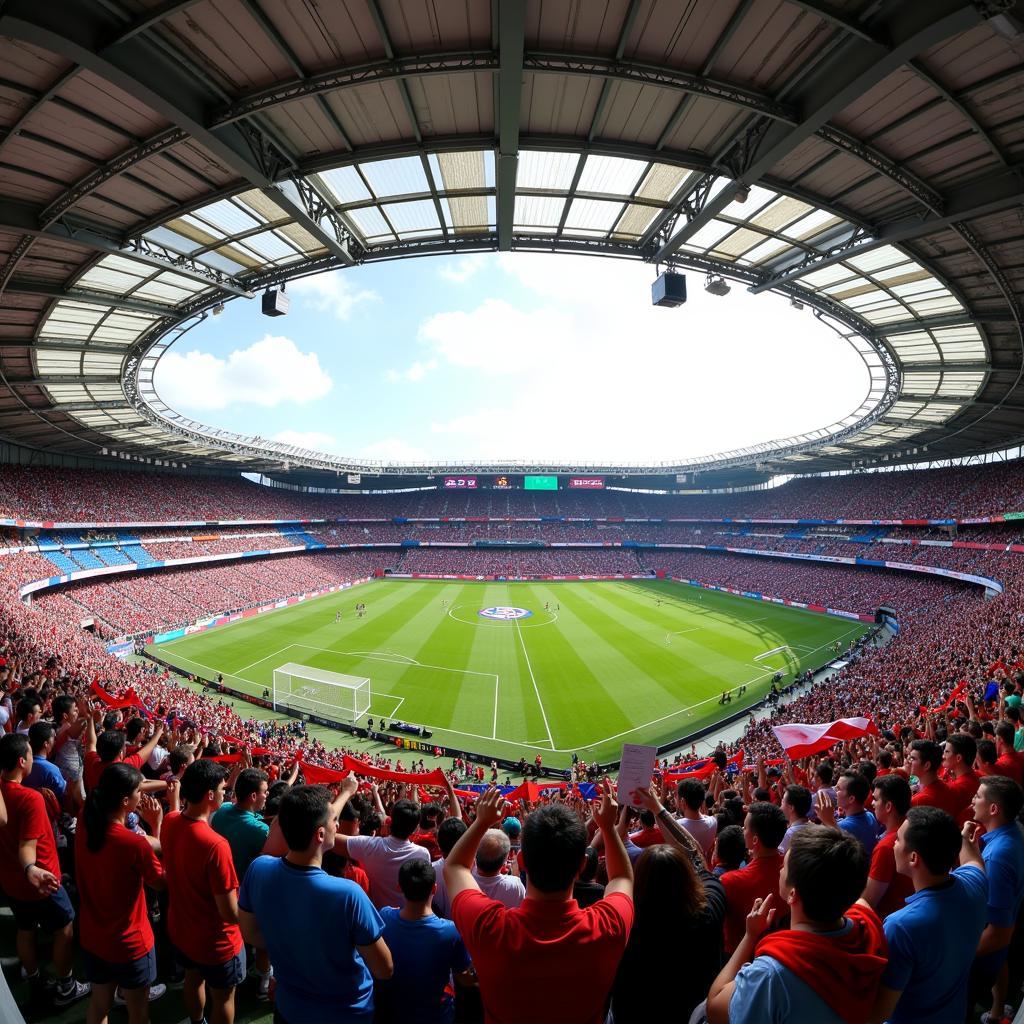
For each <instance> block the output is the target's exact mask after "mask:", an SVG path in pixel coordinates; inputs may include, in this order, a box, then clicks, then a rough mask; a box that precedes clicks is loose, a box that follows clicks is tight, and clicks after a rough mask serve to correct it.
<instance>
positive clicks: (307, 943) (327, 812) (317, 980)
mask: <svg viewBox="0 0 1024 1024" xmlns="http://www.w3.org/2000/svg"><path fill="white" fill-rule="evenodd" d="M357 788H358V783H357V781H356V779H355V778H354V777H353V776H351V775H350V776H348V777H347V778H346V779H343V780H342V782H341V786H340V791H339V793H338V796H337V797H336V798H335V799H334V800H333V801H332V800H331V799H330V794H329V792H328V791H327V790H326V789H325V788H324V787H323V786H295V787H294V788H292V789H290V790H288V792H287V793H286V794H285V795H284V797H283V798H282V800H281V807H280V811H279V814H278V820H279V822H280V826H281V832H282V834H283V836H284V839H285V843H286V844H287V847H288V852H287V854H285V856H284V857H257V858H256V860H254V861H253V862H252V865H251V866H250V868H249V871H248V872H247V874H246V876H245V881H244V882H243V884H242V891H241V893H240V896H239V906H240V908H241V909H240V915H241V922H242V929H243V932H244V934H245V937H246V941H248V942H250V943H252V944H253V945H254V946H256V948H257V949H265V950H266V951H267V952H268V953H269V954H270V960H271V961H272V962H273V964H274V969H275V976H276V978H277V991H276V996H275V998H276V1010H275V1020H278V1021H279V1022H281V1024H342V1022H344V1024H349V1022H352V1024H356V1022H367V1024H368V1022H370V1021H372V1020H373V978H381V979H385V978H388V977H390V976H391V972H392V961H391V953H390V951H389V950H388V947H387V945H386V943H385V942H384V939H383V938H382V935H383V930H384V923H383V921H382V920H381V917H380V915H379V914H378V913H377V911H376V910H375V909H374V907H373V905H372V904H371V903H370V900H369V899H368V897H367V896H366V894H365V893H364V892H363V891H362V889H360V888H359V886H358V885H356V884H355V883H354V882H350V881H348V879H345V878H335V877H333V876H331V875H328V874H327V873H326V872H325V871H324V870H323V868H322V862H323V855H324V853H325V852H326V851H328V850H331V849H333V848H334V845H335V840H336V838H337V822H338V815H339V814H340V813H341V809H342V807H343V806H344V805H345V803H347V801H348V800H349V799H350V798H351V797H352V794H353V793H355V791H356V789H357Z"/></svg>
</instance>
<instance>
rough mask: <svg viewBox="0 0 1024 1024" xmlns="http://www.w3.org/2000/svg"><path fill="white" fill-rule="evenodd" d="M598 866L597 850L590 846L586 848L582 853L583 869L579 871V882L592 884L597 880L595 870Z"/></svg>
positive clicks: (599, 861) (599, 860)
mask: <svg viewBox="0 0 1024 1024" xmlns="http://www.w3.org/2000/svg"><path fill="white" fill-rule="evenodd" d="M600 864H601V858H600V857H599V856H598V853H597V850H595V849H594V848H593V847H592V846H588V847H587V848H586V850H584V851H583V867H582V868H581V869H580V875H579V878H580V881H581V882H592V881H593V880H594V879H595V878H597V869H598V867H599V866H600Z"/></svg>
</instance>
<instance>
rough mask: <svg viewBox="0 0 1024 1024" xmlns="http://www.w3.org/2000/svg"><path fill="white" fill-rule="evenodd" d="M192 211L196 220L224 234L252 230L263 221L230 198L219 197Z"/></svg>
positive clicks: (236, 233) (235, 233)
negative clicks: (218, 199)
mask: <svg viewBox="0 0 1024 1024" xmlns="http://www.w3.org/2000/svg"><path fill="white" fill-rule="evenodd" d="M193 213H194V214H195V216H196V218H197V219H198V220H201V221H204V222H205V223H206V224H210V225H212V226H213V227H214V228H216V229H217V230H219V231H222V232H223V233H224V234H225V235H238V234H241V233H242V232H243V231H252V230H253V229H254V228H258V227H259V226H260V225H261V224H262V223H264V222H263V221H262V220H257V219H256V217H255V216H253V214H252V213H251V212H246V211H245V210H243V209H242V208H241V207H240V206H237V205H236V204H235V203H233V202H231V200H230V199H221V200H220V201H218V202H216V203H211V204H210V205H209V206H201V207H200V208H199V209H198V210H194V211H193Z"/></svg>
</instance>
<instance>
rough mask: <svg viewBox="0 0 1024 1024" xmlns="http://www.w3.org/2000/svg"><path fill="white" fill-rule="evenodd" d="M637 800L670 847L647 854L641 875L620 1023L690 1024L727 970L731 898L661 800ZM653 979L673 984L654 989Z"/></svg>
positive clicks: (646, 796) (619, 1001) (617, 1010)
mask: <svg viewBox="0 0 1024 1024" xmlns="http://www.w3.org/2000/svg"><path fill="white" fill-rule="evenodd" d="M636 797H637V798H638V800H639V801H640V802H641V806H645V807H648V808H649V809H650V810H651V811H652V812H653V813H654V814H655V816H656V817H657V819H658V824H659V825H660V826H661V830H662V833H663V835H664V836H665V840H666V842H665V844H662V845H659V846H650V847H648V848H647V849H646V850H644V852H643V853H642V854H641V856H640V857H639V859H638V860H637V862H636V864H635V866H634V869H633V870H634V878H633V905H634V918H633V930H632V931H631V932H630V935H629V943H628V944H627V946H626V952H625V953H624V954H623V957H622V961H621V963H620V964H619V970H618V973H617V974H616V976H615V984H614V986H613V987H612V1004H611V1005H612V1018H613V1019H614V1022H615V1024H633V1022H637V1024H650V1021H652V1020H666V1021H670V1020H671V1021H687V1020H689V1019H690V1015H691V1014H692V1012H693V1010H694V1008H695V1007H696V1006H697V1005H698V1004H699V1003H700V1002H702V1001H703V1000H704V999H705V998H706V996H707V992H708V989H709V988H710V986H711V983H712V982H713V981H714V980H715V978H716V977H717V975H718V971H719V969H720V967H721V963H722V921H723V919H724V917H725V890H724V889H723V888H722V883H721V882H719V881H718V879H717V878H715V877H714V876H713V875H712V874H711V873H710V872H709V871H708V870H707V867H706V865H705V863H704V857H703V854H702V852H701V850H700V847H699V846H698V845H697V844H696V842H695V841H694V839H693V837H692V836H690V834H689V833H688V832H687V831H686V829H684V828H682V827H681V826H680V825H679V824H677V822H676V820H675V818H673V817H672V815H671V814H670V813H669V812H668V811H667V810H665V808H664V807H662V806H661V802H660V801H659V800H658V799H657V797H655V796H653V795H652V794H651V793H650V792H648V791H647V790H640V791H638V792H637V794H636ZM651 978H662V979H671V981H669V982H668V983H667V984H665V985H657V986H654V987H652V986H651V984H650V979H651Z"/></svg>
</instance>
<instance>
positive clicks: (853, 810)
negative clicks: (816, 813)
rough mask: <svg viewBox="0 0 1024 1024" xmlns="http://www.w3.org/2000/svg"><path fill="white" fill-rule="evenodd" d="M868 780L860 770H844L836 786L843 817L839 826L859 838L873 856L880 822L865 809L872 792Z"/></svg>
mask: <svg viewBox="0 0 1024 1024" xmlns="http://www.w3.org/2000/svg"><path fill="white" fill-rule="evenodd" d="M870 792H871V791H870V789H869V788H868V780H867V779H866V778H865V777H864V776H863V775H861V774H860V773H858V772H843V774H842V775H840V776H839V783H838V785H837V786H836V796H837V798H838V799H837V803H838V806H839V811H840V813H841V814H842V818H840V819H839V827H840V828H841V829H842V830H843V831H844V832H849V833H850V835H852V836H853V837H854V838H855V839H857V840H858V841H859V842H860V844H861V846H863V847H864V852H865V853H866V854H867V855H868V857H870V856H871V854H872V851H873V850H874V849H875V843H876V842H878V822H877V821H876V820H875V816H874V815H873V814H872V813H871V812H870V811H866V810H864V804H865V803H866V802H867V799H868V795H869V793H870Z"/></svg>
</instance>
